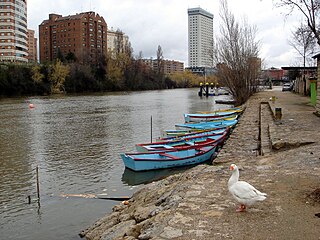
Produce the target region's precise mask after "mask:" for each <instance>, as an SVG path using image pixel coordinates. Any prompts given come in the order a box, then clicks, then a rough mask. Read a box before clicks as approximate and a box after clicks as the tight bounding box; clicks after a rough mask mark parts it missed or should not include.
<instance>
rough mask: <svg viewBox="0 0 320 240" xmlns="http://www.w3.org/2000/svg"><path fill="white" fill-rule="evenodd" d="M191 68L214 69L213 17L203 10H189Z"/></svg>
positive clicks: (189, 61) (189, 57)
mask: <svg viewBox="0 0 320 240" xmlns="http://www.w3.org/2000/svg"><path fill="white" fill-rule="evenodd" d="M188 50H189V51H188V53H189V54H188V64H189V67H212V64H213V60H212V52H213V15H212V14H211V13H209V12H207V11H205V10H203V9H202V8H189V9H188Z"/></svg>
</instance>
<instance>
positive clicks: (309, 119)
mask: <svg viewBox="0 0 320 240" xmlns="http://www.w3.org/2000/svg"><path fill="white" fill-rule="evenodd" d="M272 96H275V97H276V98H275V99H276V100H275V102H272V101H271V100H270V99H271V97H272ZM275 108H278V109H279V108H281V110H282V119H281V120H278V121H274V119H273V118H272V116H273V115H272V114H273V111H274V110H275ZM313 111H314V108H313V107H312V106H310V104H309V98H307V97H302V96H299V95H296V94H293V93H290V92H280V91H265V92H260V93H258V94H256V95H255V96H253V97H251V98H250V100H249V101H248V102H247V106H246V110H245V112H244V114H243V115H242V117H241V119H240V121H239V123H238V125H237V127H236V128H235V130H234V131H233V133H232V135H231V136H230V138H229V139H228V141H227V142H226V144H225V145H224V147H223V149H222V150H221V152H220V153H219V155H218V157H217V158H216V159H215V161H214V163H213V165H212V166H211V165H199V166H197V167H195V168H193V169H191V170H189V171H187V172H185V173H183V174H178V175H174V176H170V177H168V178H166V179H164V180H161V181H158V182H154V183H151V184H148V185H146V187H145V188H143V189H141V190H140V191H138V192H136V193H135V194H134V196H133V197H132V199H131V200H129V201H128V202H124V203H121V204H119V205H116V206H115V207H114V208H113V213H111V214H108V215H106V216H105V217H104V218H102V219H100V220H98V221H97V222H96V223H95V224H94V225H92V226H91V227H89V228H88V229H86V230H83V231H82V232H81V233H80V235H81V236H82V237H85V238H86V239H319V237H320V218H319V217H318V216H316V214H318V213H320V199H319V192H320V190H319V189H320V146H319V145H320V132H319V129H320V118H318V117H316V116H315V115H314V114H313ZM231 163H236V164H237V165H238V166H239V168H240V170H241V171H240V179H242V180H245V181H248V182H250V183H251V184H253V185H254V186H255V187H257V188H258V189H259V190H261V191H263V192H265V193H267V194H268V196H267V199H266V200H265V201H264V202H261V203H259V204H257V205H254V206H253V207H252V208H249V209H248V211H247V212H245V213H237V212H236V211H235V209H236V207H237V203H236V202H235V200H234V199H233V198H232V197H231V195H230V194H229V193H228V188H227V182H228V179H229V177H230V172H229V170H228V169H229V165H230V164H231Z"/></svg>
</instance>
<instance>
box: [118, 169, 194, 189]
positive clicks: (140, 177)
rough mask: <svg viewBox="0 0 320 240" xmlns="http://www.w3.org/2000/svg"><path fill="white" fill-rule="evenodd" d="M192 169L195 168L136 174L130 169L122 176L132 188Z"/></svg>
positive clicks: (123, 180)
mask: <svg viewBox="0 0 320 240" xmlns="http://www.w3.org/2000/svg"><path fill="white" fill-rule="evenodd" d="M192 167H193V166H188V167H179V168H169V169H159V170H152V171H143V172H135V171H132V170H130V169H128V168H125V170H124V172H123V174H122V182H123V183H125V184H128V185H130V186H136V185H140V184H147V183H151V182H154V181H158V180H161V179H164V178H166V177H168V176H171V175H173V174H178V173H182V172H184V171H186V170H188V169H190V168H192Z"/></svg>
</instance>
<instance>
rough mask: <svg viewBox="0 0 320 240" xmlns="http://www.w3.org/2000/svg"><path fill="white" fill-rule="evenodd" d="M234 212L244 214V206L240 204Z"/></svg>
mask: <svg viewBox="0 0 320 240" xmlns="http://www.w3.org/2000/svg"><path fill="white" fill-rule="evenodd" d="M236 211H237V212H245V211H246V205H244V204H241V205H240V206H239V207H238V208H237V210H236Z"/></svg>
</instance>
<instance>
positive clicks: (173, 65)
mask: <svg viewBox="0 0 320 240" xmlns="http://www.w3.org/2000/svg"><path fill="white" fill-rule="evenodd" d="M142 61H143V62H144V63H145V64H146V65H147V66H149V67H150V68H151V69H152V70H154V71H156V72H157V71H158V60H157V59H152V58H151V59H143V60H142ZM162 67H163V73H164V74H165V75H168V74H171V73H176V72H183V71H184V64H183V62H178V61H175V60H162Z"/></svg>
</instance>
